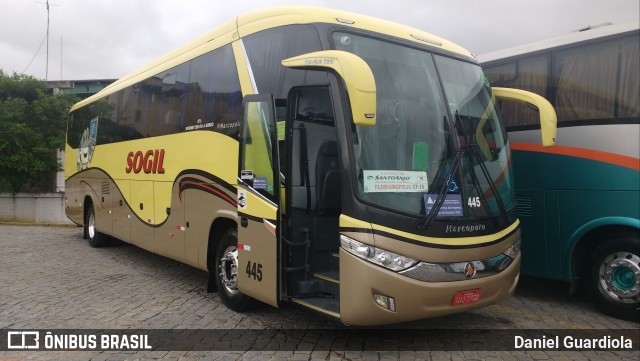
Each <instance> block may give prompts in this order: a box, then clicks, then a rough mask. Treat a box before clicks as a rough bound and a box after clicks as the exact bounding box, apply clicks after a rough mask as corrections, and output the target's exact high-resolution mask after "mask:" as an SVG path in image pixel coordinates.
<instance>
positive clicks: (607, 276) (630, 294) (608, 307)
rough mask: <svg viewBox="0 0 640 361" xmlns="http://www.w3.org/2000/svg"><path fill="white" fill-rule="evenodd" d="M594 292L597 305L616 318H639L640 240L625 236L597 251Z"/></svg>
mask: <svg viewBox="0 0 640 361" xmlns="http://www.w3.org/2000/svg"><path fill="white" fill-rule="evenodd" d="M591 289H592V291H593V294H594V297H595V299H596V302H598V304H599V305H600V306H601V308H602V309H603V310H604V311H605V312H606V313H608V314H610V315H611V316H614V317H618V318H623V319H628V320H634V321H637V320H639V319H640V240H638V238H637V237H634V236H622V237H618V238H614V239H612V240H610V241H608V242H607V243H606V244H604V245H602V246H600V247H598V248H597V249H596V250H595V252H594V257H593V259H592V263H591Z"/></svg>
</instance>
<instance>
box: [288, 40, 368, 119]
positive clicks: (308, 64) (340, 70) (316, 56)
mask: <svg viewBox="0 0 640 361" xmlns="http://www.w3.org/2000/svg"><path fill="white" fill-rule="evenodd" d="M282 65H283V66H285V67H287V68H293V69H305V70H326V69H332V70H333V71H335V72H336V73H337V74H338V75H339V76H340V77H341V78H342V79H343V80H344V82H345V84H346V87H347V92H348V93H349V100H350V103H351V113H352V114H351V115H352V117H353V122H354V123H355V124H356V125H360V126H368V127H372V126H374V125H376V82H375V79H374V77H373V72H372V71H371V68H369V65H368V64H367V63H366V62H365V61H364V60H363V59H362V58H360V57H359V56H357V55H355V54H352V53H349V52H346V51H341V50H323V51H316V52H312V53H307V54H302V55H298V56H295V57H293V58H289V59H285V60H283V61H282Z"/></svg>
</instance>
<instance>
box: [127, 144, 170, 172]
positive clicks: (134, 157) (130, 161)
mask: <svg viewBox="0 0 640 361" xmlns="http://www.w3.org/2000/svg"><path fill="white" fill-rule="evenodd" d="M131 171H133V173H136V174H138V173H140V171H144V172H145V173H146V174H150V173H158V174H163V173H164V149H156V150H151V149H150V150H148V151H146V152H144V153H142V151H140V150H139V151H137V152H135V153H134V152H129V154H128V155H127V168H126V169H125V172H127V173H131Z"/></svg>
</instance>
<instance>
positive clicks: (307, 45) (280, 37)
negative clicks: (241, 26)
mask: <svg viewBox="0 0 640 361" xmlns="http://www.w3.org/2000/svg"><path fill="white" fill-rule="evenodd" d="M243 42H244V45H245V48H246V50H247V55H248V57H249V63H250V64H251V70H252V71H253V76H254V78H255V81H256V86H257V87H258V92H259V93H271V94H273V95H274V97H275V98H281V99H282V98H286V97H287V93H288V92H289V89H291V87H293V86H300V85H311V84H313V85H318V84H326V83H327V80H326V74H324V72H321V71H302V70H294V69H288V68H285V67H284V66H282V63H281V62H282V60H284V59H287V58H290V57H293V56H296V55H301V54H305V53H310V52H313V51H319V50H322V45H321V44H320V38H319V37H318V32H317V31H316V29H315V28H314V27H312V26H310V25H290V26H283V27H279V28H275V29H269V30H265V31H261V32H259V33H256V34H253V35H250V36H248V37H246V38H244V40H243Z"/></svg>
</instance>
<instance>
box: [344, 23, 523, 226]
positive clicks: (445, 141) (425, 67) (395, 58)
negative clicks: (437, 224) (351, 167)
mask: <svg viewBox="0 0 640 361" xmlns="http://www.w3.org/2000/svg"><path fill="white" fill-rule="evenodd" d="M333 41H334V44H335V47H336V49H338V50H344V51H349V52H352V53H354V54H356V55H358V56H360V57H361V58H363V59H364V60H365V61H366V62H367V63H368V65H369V67H370V68H371V70H372V72H373V74H374V76H375V79H376V88H377V122H376V125H375V126H374V127H366V126H355V125H354V126H353V128H354V131H353V132H352V142H353V148H354V160H355V168H356V171H357V177H358V186H359V196H360V198H361V199H362V200H364V201H366V202H368V203H372V204H375V205H378V206H381V207H383V208H390V209H393V210H394V211H400V212H402V213H405V214H408V215H412V216H420V215H422V216H425V215H428V214H429V213H430V212H431V210H434V207H433V205H434V204H435V203H436V200H437V199H438V198H442V199H440V202H441V203H442V204H441V206H440V207H439V209H438V214H437V218H449V221H451V220H461V221H464V220H472V219H478V218H488V217H496V216H500V215H505V213H506V211H508V210H511V209H512V208H513V207H514V206H515V200H514V197H513V195H512V194H513V193H512V192H513V187H512V177H511V173H510V169H509V163H508V157H509V148H508V144H507V141H506V133H505V131H504V128H503V126H502V123H501V121H500V118H499V116H498V113H497V111H496V110H495V109H494V102H493V101H492V100H491V88H490V87H489V84H488V81H487V80H486V78H485V77H484V75H483V73H482V70H481V68H480V67H479V66H478V65H476V64H472V63H467V62H464V61H461V60H457V59H453V58H449V57H445V56H440V55H435V54H432V53H430V52H428V51H424V50H418V49H415V48H410V47H406V46H402V45H399V44H394V43H391V42H386V41H382V40H378V39H374V38H369V37H364V36H358V35H353V34H346V33H340V32H336V33H333ZM441 84H442V86H441ZM457 154H459V155H458V156H456V155H457ZM456 158H459V159H456ZM436 208H437V207H436ZM511 221H513V220H511Z"/></svg>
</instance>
